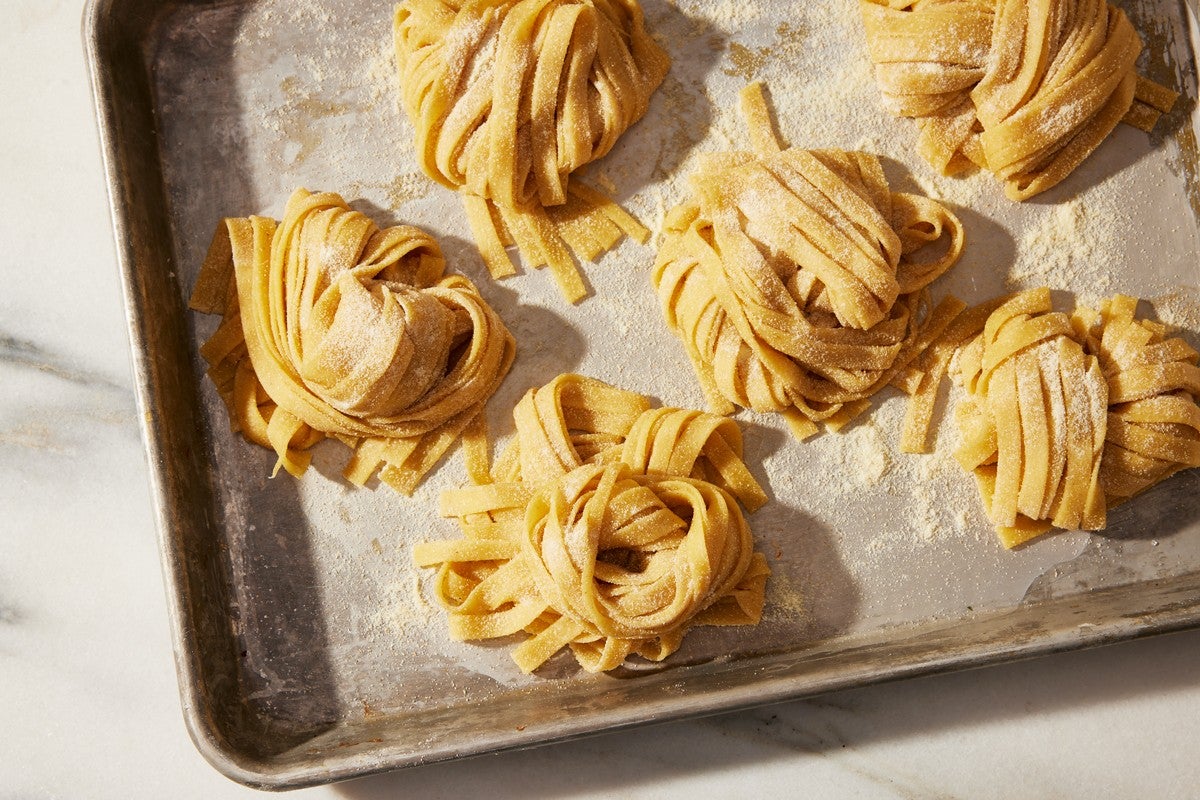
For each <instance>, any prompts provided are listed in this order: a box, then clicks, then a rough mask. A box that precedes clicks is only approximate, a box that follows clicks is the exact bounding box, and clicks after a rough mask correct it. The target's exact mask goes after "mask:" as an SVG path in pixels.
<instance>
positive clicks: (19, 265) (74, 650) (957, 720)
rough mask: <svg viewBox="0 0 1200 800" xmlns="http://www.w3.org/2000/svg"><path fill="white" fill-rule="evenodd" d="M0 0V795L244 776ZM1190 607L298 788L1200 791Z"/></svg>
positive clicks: (50, 72) (92, 250)
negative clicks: (174, 634)
mask: <svg viewBox="0 0 1200 800" xmlns="http://www.w3.org/2000/svg"><path fill="white" fill-rule="evenodd" d="M81 13H82V0H59V1H58V2H54V1H53V0H5V2H4V3H3V4H2V6H0V44H2V46H3V50H4V51H5V54H6V55H5V58H4V61H3V67H0V109H3V111H2V112H0V176H3V182H4V188H5V191H4V192H3V193H2V194H0V231H2V232H3V237H2V239H3V243H4V245H3V251H2V252H3V256H0V279H2V280H0V285H2V286H3V287H4V288H3V291H0V509H3V515H2V517H0V519H2V521H0V798H14V799H15V798H23V799H24V798H51V797H89V798H107V797H112V798H129V797H172V798H190V797H196V798H224V797H248V796H251V795H252V794H255V793H254V792H253V790H250V789H246V788H244V787H241V786H238V785H236V784H234V783H232V782H230V781H228V780H227V779H226V778H224V777H222V776H221V775H220V774H218V773H217V772H216V771H215V770H213V769H212V768H211V767H210V766H209V765H208V764H207V763H205V761H204V760H203V759H202V758H201V756H200V755H199V754H198V752H197V751H196V750H195V748H194V747H193V746H192V743H191V741H190V740H189V739H188V735H187V733H186V731H185V729H184V725H183V719H182V715H181V712H180V706H179V699H178V694H177V688H176V679H175V671H174V666H173V663H172V656H171V646H170V638H169V633H168V625H167V614H166V603H165V600H164V594H163V587H162V580H161V576H160V570H159V563H158V548H157V545H156V541H155V532H154V526H153V521H152V516H151V503H150V496H149V491H148V488H147V475H146V463H145V459H144V456H143V451H142V445H141V441H140V438H139V432H138V426H137V413H136V409H135V404H134V395H133V389H132V379H131V372H130V358H129V345H128V341H127V339H126V333H125V328H124V313H123V309H122V301H121V296H120V290H119V283H118V274H117V269H116V265H115V256H114V249H113V244H112V234H111V229H110V225H109V218H108V211H107V207H106V197H105V190H104V181H103V175H102V171H101V166H100V157H99V150H98V145H97V137H96V132H95V124H94V122H93V120H92V106H91V96H90V90H89V88H88V85H87V79H86V72H85V67H84V61H83V49H82V46H81V42H80V35H79V29H80V18H81ZM1198 663H1200V631H1195V632H1189V633H1183V634H1176V635H1172V636H1163V637H1158V638H1153V639H1146V640H1141V641H1136V642H1130V643H1126V644H1121V645H1116V646H1110V647H1107V648H1103V649H1099V650H1092V651H1086V652H1077V653H1071V654H1066V655H1058V656H1053V657H1049V658H1043V659H1038V660H1033V661H1026V662H1021V663H1016V664H1011V665H1006V666H1000V667H993V668H989V669H984V670H977V671H973V672H966V673H957V674H952V675H946V676H939V677H934V678H925V679H921V680H913V681H907V682H902V683H894V684H887V685H881V686H874V687H869V688H864V689H858V690H853V691H846V692H841V693H837V694H833V695H828V696H825V697H821V698H818V699H815V700H809V701H803V702H793V703H785V704H780V705H773V706H768V707H764V708H760V709H757V710H753V711H747V712H742V713H736V714H728V715H723V716H717V717H712V718H708V719H702V720H697V721H691V722H683V723H676V724H669V725H661V726H656V727H650V728H644V729H640V730H635V731H631V732H626V733H621V734H617V735H607V736H598V737H595V738H591V739H587V740H582V741H577V742H573V743H569V744H565V745H559V746H553V747H547V748H541V749H537V750H533V751H527V752H520V753H512V754H505V755H499V756H493V757H486V758H479V759H474V760H471V761H466V762H459V763H454V764H446V765H438V766H433V767H426V768H420V769H414V770H409V771H406V772H401V773H395V774H391V775H385V776H379V777H373V778H368V779H363V780H359V781H353V782H348V783H343V784H339V785H335V786H330V787H324V788H320V789H312V790H305V791H301V792H299V793H297V794H298V795H300V796H304V797H311V798H317V797H328V798H333V797H346V798H361V799H364V800H365V799H366V798H376V797H378V798H383V797H393V796H414V797H434V798H436V797H447V798H449V797H473V796H478V795H481V794H483V793H484V792H487V793H488V794H489V795H490V796H491V797H494V798H506V797H521V798H526V797H573V798H601V797H625V796H636V797H644V798H655V797H683V796H699V797H705V796H731V797H751V796H755V797H757V796H766V797H772V796H817V797H855V798H893V797H898V798H916V797H920V798H927V797H928V798H932V797H938V798H951V797H970V798H985V797H1069V796H1090V797H1131V796H1147V797H1194V796H1197V792H1200V788H1198V787H1200V759H1198V758H1197V754H1196V742H1197V741H1200V673H1198V671H1197V664H1198Z"/></svg>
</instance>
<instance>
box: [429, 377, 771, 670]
mask: <svg viewBox="0 0 1200 800" xmlns="http://www.w3.org/2000/svg"><path fill="white" fill-rule="evenodd" d="M514 417H515V419H516V423H517V435H516V437H515V439H514V440H513V441H512V443H511V444H510V445H509V446H508V448H506V450H505V451H504V452H503V453H502V454H501V456H500V457H499V458H498V459H497V462H496V464H495V465H494V467H493V468H492V469H491V471H490V473H488V474H485V475H481V476H478V477H479V478H480V480H479V481H478V482H477V484H476V485H475V486H471V487H468V488H464V489H458V490H451V491H447V492H444V493H443V494H442V498H441V511H442V514H443V515H445V516H451V517H455V518H457V519H458V521H459V524H460V526H461V528H462V531H463V534H464V536H463V538H462V539H454V540H448V541H440V542H424V543H421V544H418V545H417V546H416V547H415V548H414V549H413V558H414V560H415V561H416V563H417V564H418V565H419V566H423V567H437V568H438V578H437V595H438V599H439V601H440V602H441V604H442V605H443V606H444V607H445V608H446V609H447V610H448V611H449V613H450V617H449V625H450V635H451V636H452V637H453V638H455V639H458V640H476V639H490V638H496V637H502V636H508V635H511V634H515V633H518V632H521V631H524V632H526V633H528V634H530V635H531V637H530V638H528V639H526V640H525V641H524V642H522V643H521V644H520V645H518V646H517V647H516V649H515V650H514V651H513V658H514V660H515V661H516V662H517V665H518V666H519V667H520V668H521V669H522V670H523V671H525V672H532V671H533V670H535V669H537V668H538V667H539V666H541V665H542V664H543V663H545V661H546V660H547V659H549V658H550V657H551V656H552V655H554V654H555V653H556V652H558V651H559V650H561V649H562V648H563V647H570V649H571V651H572V652H573V653H574V655H575V658H576V659H577V661H578V662H579V664H580V665H581V666H582V667H583V668H584V669H586V670H588V671H589V672H601V671H607V670H611V669H615V668H616V667H618V666H620V665H621V664H622V663H623V662H624V661H625V659H626V658H628V657H629V656H630V655H632V654H635V653H636V654H638V655H640V656H642V657H644V658H647V659H650V660H652V661H661V660H662V659H664V658H666V657H667V656H669V655H670V654H671V653H673V652H675V650H677V649H678V648H679V646H680V643H681V642H682V640H683V636H684V634H686V633H687V631H688V630H689V629H690V628H691V627H692V626H695V625H752V624H756V623H757V622H758V621H759V619H760V617H761V615H762V607H763V592H764V588H765V584H766V579H767V576H768V573H769V570H768V568H767V564H766V559H765V558H764V557H763V556H762V554H760V553H756V552H754V541H753V539H752V537H751V534H750V529H749V527H748V526H747V525H746V522H745V519H744V517H743V516H742V513H741V510H740V509H739V507H738V502H737V501H738V500H741V502H742V503H743V504H745V505H746V507H747V508H749V509H751V510H753V509H756V508H758V507H759V506H761V505H762V504H763V503H764V502H765V501H766V495H765V494H764V493H763V490H762V488H761V487H760V486H759V484H758V482H757V481H755V480H754V478H753V476H751V475H750V472H749V470H747V469H746V465H745V464H744V463H743V462H742V460H741V453H742V439H741V432H740V429H739V428H738V426H737V424H736V423H735V422H733V421H732V420H730V419H727V418H724V417H717V416H715V415H712V414H705V413H702V412H699V411H687V410H683V409H673V408H659V409H653V408H651V407H650V403H649V401H647V400H646V398H644V397H642V396H641V395H638V394H635V393H633V392H627V391H624V390H621V389H617V388H615V387H612V386H609V385H607V384H604V383H601V382H600V381H596V380H593V379H590V378H584V377H581V376H578V375H561V376H559V377H558V378H555V379H554V380H553V381H551V382H550V383H549V384H547V385H546V386H544V387H542V388H539V389H532V390H530V391H529V392H528V393H527V394H526V395H525V397H524V398H523V399H522V400H521V402H520V403H519V404H518V406H517V408H516V410H515V412H514Z"/></svg>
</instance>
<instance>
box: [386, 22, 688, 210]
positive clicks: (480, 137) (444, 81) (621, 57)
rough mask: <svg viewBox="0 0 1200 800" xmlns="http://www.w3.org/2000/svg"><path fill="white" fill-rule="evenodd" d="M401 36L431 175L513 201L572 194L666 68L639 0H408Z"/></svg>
mask: <svg viewBox="0 0 1200 800" xmlns="http://www.w3.org/2000/svg"><path fill="white" fill-rule="evenodd" d="M395 39H396V52H397V57H398V60H399V68H400V73H401V76H402V86H403V95H402V97H403V102H404V107H405V109H406V110H407V111H408V114H409V116H410V118H411V119H412V120H413V122H414V124H415V127H416V134H417V146H416V149H417V157H418V159H419V160H420V162H421V165H422V167H423V168H424V169H425V172H426V173H427V174H428V175H429V176H430V177H431V178H433V179H434V180H436V181H438V182H439V183H441V184H443V185H445V186H448V187H451V188H458V187H465V188H466V189H467V190H468V191H470V192H471V193H473V194H476V195H478V196H480V197H483V198H487V199H490V200H494V201H496V202H497V203H500V204H502V205H506V206H515V207H521V206H530V205H533V204H537V205H542V206H556V205H562V204H563V203H565V202H566V201H567V178H568V176H569V175H570V174H571V173H572V172H573V171H575V170H577V169H579V168H580V167H582V166H583V165H585V164H588V163H590V162H592V161H594V160H596V159H598V158H600V157H601V156H603V155H605V154H606V153H608V151H609V150H611V149H612V147H613V145H614V144H616V141H617V139H618V138H619V137H620V136H621V134H623V133H624V132H625V131H626V130H627V129H628V128H629V126H630V125H632V124H633V123H634V122H636V121H637V120H638V119H640V118H641V116H642V115H643V114H645V113H646V108H647V106H648V104H649V101H650V95H651V94H652V93H653V92H654V90H655V89H656V88H657V87H658V85H659V84H660V83H661V82H662V80H663V78H664V77H665V75H666V72H667V68H668V66H669V60H668V58H667V56H666V54H665V53H664V52H663V51H662V49H661V48H660V47H659V46H658V45H657V44H656V43H655V42H654V40H653V39H651V38H650V36H649V34H648V33H647V32H646V29H645V26H644V23H643V18H642V10H641V8H640V6H639V5H638V4H637V3H636V2H634V0H406V1H405V2H403V3H401V4H400V5H399V6H398V7H397V9H396V21H395Z"/></svg>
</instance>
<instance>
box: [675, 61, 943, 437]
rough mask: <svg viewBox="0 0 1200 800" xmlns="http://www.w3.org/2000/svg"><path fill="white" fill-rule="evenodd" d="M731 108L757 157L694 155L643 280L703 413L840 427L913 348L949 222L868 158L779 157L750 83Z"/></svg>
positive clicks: (834, 154) (801, 431) (821, 153)
mask: <svg viewBox="0 0 1200 800" xmlns="http://www.w3.org/2000/svg"><path fill="white" fill-rule="evenodd" d="M742 99H743V111H744V113H745V114H746V116H747V118H748V121H749V123H750V128H751V137H752V139H753V141H754V142H755V146H756V152H733V153H716V154H710V155H708V156H707V157H706V158H705V159H704V160H703V162H702V164H701V166H700V168H699V169H698V170H697V172H696V173H695V174H694V175H693V176H692V179H691V188H692V192H693V197H692V199H690V200H688V201H687V202H685V203H684V204H682V205H681V206H679V207H677V208H675V209H673V210H672V211H671V212H670V213H669V214H668V216H667V220H666V225H665V239H664V243H663V245H662V247H661V249H660V250H659V253H658V258H657V260H656V263H655V267H654V273H653V276H654V284H655V287H656V290H657V292H658V296H659V300H660V304H661V307H662V311H663V314H664V316H665V317H666V321H667V324H668V325H669V326H670V328H671V329H672V330H673V331H674V332H675V333H676V334H677V335H678V336H679V338H680V339H682V340H683V343H684V346H685V347H686V349H687V351H688V354H689V356H690V357H691V360H692V363H693V365H694V367H695V369H696V372H697V375H698V377H699V379H700V382H701V385H702V386H703V387H704V389H705V393H706V395H707V396H708V398H709V402H710V404H711V405H712V407H713V409H714V410H717V411H719V412H721V413H730V412H731V411H732V410H733V407H734V406H743V407H746V408H750V409H753V410H755V411H778V412H781V413H783V414H784V415H785V417H787V419H788V421H789V422H790V423H791V424H792V427H793V430H794V431H795V432H796V434H797V435H798V436H800V437H801V438H803V437H806V436H809V435H811V434H812V433H814V432H816V430H817V426H816V423H817V422H825V423H826V424H828V425H829V426H830V427H833V428H835V429H836V428H839V427H841V426H842V425H844V424H845V423H846V422H847V421H848V420H849V419H850V418H851V417H853V416H854V415H855V414H857V413H859V412H860V411H861V410H862V409H863V408H865V407H866V404H867V402H866V400H867V398H869V397H870V396H871V395H872V394H874V393H875V392H877V391H878V390H879V389H880V388H882V387H883V386H884V385H885V384H886V383H888V381H889V380H891V379H892V378H893V377H894V376H895V375H896V374H897V372H898V371H899V370H900V369H902V368H903V367H904V366H905V365H907V364H908V363H909V362H910V361H911V360H912V359H913V358H914V357H915V356H916V355H918V354H919V353H920V351H921V349H922V347H923V346H924V343H925V342H924V341H923V340H922V338H921V336H920V334H921V332H922V326H921V319H920V317H921V310H922V306H923V302H924V297H925V295H924V292H923V290H924V288H925V287H926V286H928V285H929V283H930V282H932V281H933V280H934V279H935V278H937V277H938V276H940V275H942V274H943V273H944V272H945V271H946V270H948V269H949V268H950V267H951V266H952V265H953V264H954V263H955V262H956V261H957V260H958V258H959V256H960V254H961V252H962V247H963V241H964V235H963V229H962V225H961V223H960V222H959V220H958V218H957V217H956V216H955V215H954V214H953V213H951V212H950V211H949V210H948V209H947V208H946V207H945V206H942V205H941V204H939V203H937V202H935V201H933V200H930V199H928V198H926V197H921V196H918V195H912V194H906V193H902V192H893V191H891V189H890V188H889V185H888V182H887V179H886V177H885V176H884V173H883V168H882V166H881V165H880V162H879V159H878V158H876V157H875V156H873V155H869V154H866V153H857V152H847V151H842V150H800V149H796V148H789V149H786V150H781V149H780V147H779V145H778V142H777V140H776V138H775V135H774V133H773V132H772V131H771V128H770V122H769V119H768V117H767V111H766V107H765V101H764V99H763V96H762V93H761V89H760V87H759V86H758V85H757V84H754V85H752V86H750V87H748V88H747V90H746V91H745V92H744V93H743V95H742ZM932 243H937V244H936V245H935V246H934V247H933V248H931V251H933V252H935V253H936V254H934V255H932V256H929V255H928V252H929V251H927V257H925V258H919V257H918V253H919V252H921V251H923V250H924V248H925V247H926V246H927V245H930V244H932ZM939 248H940V251H939Z"/></svg>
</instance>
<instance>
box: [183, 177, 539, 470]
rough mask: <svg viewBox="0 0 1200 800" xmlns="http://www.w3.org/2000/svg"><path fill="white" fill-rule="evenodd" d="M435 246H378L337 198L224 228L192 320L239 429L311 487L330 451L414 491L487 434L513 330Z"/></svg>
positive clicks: (305, 197)
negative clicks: (203, 315) (342, 451)
mask: <svg viewBox="0 0 1200 800" xmlns="http://www.w3.org/2000/svg"><path fill="white" fill-rule="evenodd" d="M444 270H445V259H444V258H443V257H442V253H441V250H440V248H439V247H438V244H437V242H436V241H435V240H434V239H433V238H432V237H431V236H429V235H428V234H427V233H425V232H424V231H421V230H419V229H418V228H414V227H411V226H407V225H403V226H398V227H393V228H388V229H386V230H380V229H379V227H378V226H376V225H375V224H374V223H373V222H372V221H371V220H370V219H368V218H367V217H366V216H365V215H363V214H361V213H359V212H357V211H354V210H352V209H351V208H350V207H349V206H348V205H347V204H346V202H345V201H344V200H343V199H342V198H341V197H339V196H338V195H336V194H332V193H323V194H311V193H309V192H307V191H305V190H303V189H299V190H297V191H296V192H295V193H294V194H293V195H292V197H291V198H290V199H289V200H288V203H287V207H286V210H285V213H284V218H283V221H282V222H280V223H278V224H277V223H276V222H275V221H274V220H272V219H268V218H266V217H249V218H245V219H227V220H225V221H224V224H223V225H222V226H221V227H220V228H218V231H217V234H216V236H215V238H214V240H213V245H212V248H211V249H210V252H209V256H208V259H207V260H206V262H205V265H204V267H203V268H202V270H201V278H200V280H199V281H198V282H197V285H196V288H195V291H194V293H193V296H192V303H191V304H192V307H193V308H197V309H199V310H202V311H206V312H209V313H221V314H223V316H224V320H223V322H222V324H221V326H220V327H219V328H218V330H217V332H216V333H215V334H214V335H213V336H212V338H210V339H209V340H208V342H206V343H205V345H204V346H203V347H202V348H201V353H202V354H203V355H204V357H205V358H206V359H207V360H208V362H209V363H210V364H211V365H212V366H211V369H210V375H211V376H212V378H213V380H214V382H215V383H216V385H217V387H218V390H219V391H220V392H221V394H222V396H223V397H224V399H225V401H226V403H227V405H228V407H229V411H230V417H231V420H232V421H233V424H234V426H235V428H236V429H238V430H240V431H241V432H242V434H243V435H244V436H245V437H246V438H247V439H249V440H250V441H252V442H255V443H257V444H260V445H262V446H264V447H268V448H270V449H272V450H274V451H275V452H276V453H277V455H278V457H279V462H278V464H277V466H276V469H278V468H279V466H282V467H284V468H285V469H287V471H288V472H290V473H292V474H294V475H300V474H302V473H303V472H304V471H305V469H306V468H307V466H308V463H309V460H310V458H311V454H310V453H309V452H308V448H309V447H311V445H312V444H314V443H315V442H316V441H319V440H320V439H321V438H324V437H326V436H332V437H335V438H338V439H340V440H342V441H344V442H345V443H347V444H348V445H350V446H351V447H352V448H354V450H355V456H354V458H353V459H352V460H351V462H350V465H349V466H348V467H347V472H346V477H347V478H349V479H350V480H352V481H354V482H356V483H364V482H365V481H366V480H367V479H368V478H369V477H370V476H371V475H372V474H374V472H375V470H376V469H378V468H380V467H381V466H382V467H383V471H382V472H381V474H380V477H381V478H382V479H384V480H385V481H386V482H388V483H390V484H392V485H393V486H395V487H396V488H397V489H400V490H401V491H405V492H411V490H412V488H413V487H414V486H415V485H416V483H417V482H418V481H419V480H420V478H421V477H422V476H423V475H424V474H425V472H426V471H428V469H429V468H430V467H432V466H433V464H434V463H435V462H436V461H437V459H438V458H439V457H440V456H441V455H442V453H444V452H445V451H446V449H447V448H448V447H449V446H450V445H451V444H452V443H453V442H454V441H455V440H457V439H458V437H459V435H460V434H461V433H462V432H463V431H464V429H466V428H467V427H468V425H470V424H471V423H472V422H475V421H476V419H477V418H478V417H480V413H481V411H482V410H483V407H484V403H485V402H486V401H487V399H488V398H489V397H490V396H491V395H492V394H493V393H494V392H495V390H496V389H497V387H498V386H499V385H500V382H501V380H502V379H503V378H504V376H505V374H506V373H507V371H508V368H509V366H510V365H511V363H512V360H513V356H514V352H515V345H514V342H513V338H512V336H511V335H510V334H509V332H508V329H507V328H506V327H505V326H504V323H503V322H502V321H501V319H500V317H499V316H498V315H497V314H496V312H495V311H494V310H492V308H491V307H490V306H489V305H488V304H487V303H486V302H485V301H484V300H483V298H482V297H480V295H479V293H478V292H477V291H476V289H475V287H474V286H473V285H472V284H471V282H470V281H468V280H467V279H466V278H463V277H461V276H457V275H449V276H447V275H444V274H443V273H444Z"/></svg>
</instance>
